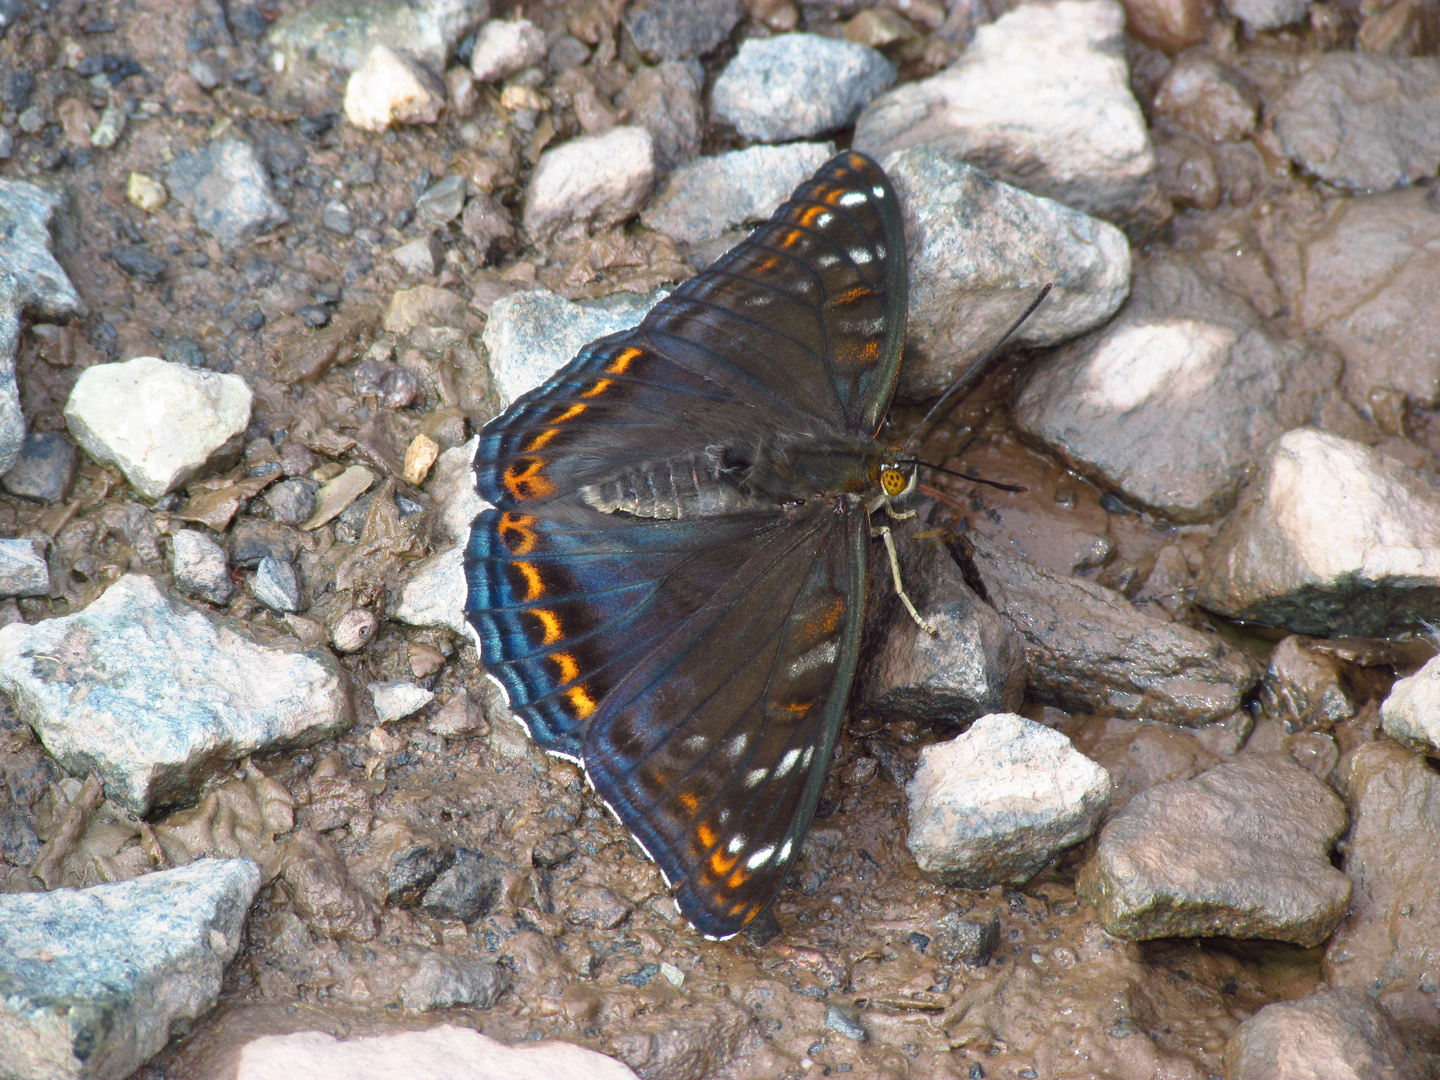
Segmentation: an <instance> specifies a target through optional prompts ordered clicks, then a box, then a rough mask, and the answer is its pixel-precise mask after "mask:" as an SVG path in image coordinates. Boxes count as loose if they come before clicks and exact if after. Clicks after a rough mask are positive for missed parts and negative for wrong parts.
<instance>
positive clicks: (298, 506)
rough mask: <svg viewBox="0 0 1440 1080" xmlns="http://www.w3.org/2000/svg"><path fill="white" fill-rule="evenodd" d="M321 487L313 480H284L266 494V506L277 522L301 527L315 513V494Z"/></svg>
mask: <svg viewBox="0 0 1440 1080" xmlns="http://www.w3.org/2000/svg"><path fill="white" fill-rule="evenodd" d="M276 464H277V467H280V468H282V470H283V467H281V466H279V463H278V462H277V463H276ZM317 490H319V485H318V484H316V483H315V481H313V480H301V479H291V480H282V481H281V482H280V483H278V484H276V485H275V486H274V487H272V488H271V489H270V490H269V491H267V492H266V493H265V505H266V506H268V507H269V508H270V512H271V513H272V514H273V515H274V516H275V520H276V521H279V522H282V523H284V524H286V525H299V524H300V523H301V522H302V521H304V520H305V519H306V518H308V517H309V516H310V515H311V514H313V513H314V512H315V493H316V491H317Z"/></svg>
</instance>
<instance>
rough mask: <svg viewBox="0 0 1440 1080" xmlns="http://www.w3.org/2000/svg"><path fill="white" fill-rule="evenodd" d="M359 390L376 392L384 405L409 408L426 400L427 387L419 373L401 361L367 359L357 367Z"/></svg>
mask: <svg viewBox="0 0 1440 1080" xmlns="http://www.w3.org/2000/svg"><path fill="white" fill-rule="evenodd" d="M353 385H354V387H355V393H357V394H359V395H360V396H361V397H365V396H366V395H368V394H373V395H374V396H375V401H376V404H378V405H379V406H380V407H381V408H382V409H408V408H410V407H411V406H413V405H421V404H424V402H425V387H424V386H423V385H422V384H421V382H420V378H419V376H417V375H416V374H415V373H414V372H413V371H411V370H409V369H408V368H403V367H401V366H400V365H399V364H396V363H393V362H389V361H386V362H384V363H381V362H380V361H378V360H364V361H361V363H360V364H359V365H357V366H356V368H355V381H354V384H353Z"/></svg>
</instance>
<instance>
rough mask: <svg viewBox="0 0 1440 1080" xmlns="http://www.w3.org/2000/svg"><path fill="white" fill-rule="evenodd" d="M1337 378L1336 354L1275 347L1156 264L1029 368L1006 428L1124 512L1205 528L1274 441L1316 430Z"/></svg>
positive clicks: (1225, 302)
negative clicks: (1103, 314)
mask: <svg viewBox="0 0 1440 1080" xmlns="http://www.w3.org/2000/svg"><path fill="white" fill-rule="evenodd" d="M1339 378H1340V365H1339V363H1338V362H1337V360H1336V358H1335V357H1334V356H1333V355H1330V354H1327V353H1315V352H1312V351H1310V350H1308V349H1306V348H1305V346H1304V345H1303V344H1301V343H1298V342H1293V341H1287V340H1285V339H1283V338H1277V337H1275V336H1273V335H1272V334H1271V333H1270V331H1269V330H1268V329H1267V328H1266V326H1265V324H1264V322H1263V321H1262V320H1261V319H1260V316H1259V315H1257V314H1256V313H1255V310H1254V308H1252V307H1251V306H1250V305H1249V304H1248V303H1246V302H1245V301H1244V300H1242V299H1241V298H1240V297H1238V296H1236V295H1235V294H1234V293H1232V292H1230V291H1229V290H1227V289H1223V288H1220V287H1219V286H1217V285H1213V284H1211V283H1210V281H1209V280H1208V279H1207V278H1206V276H1205V275H1204V274H1202V273H1201V272H1200V271H1198V270H1197V269H1196V267H1195V266H1194V265H1193V264H1192V263H1191V262H1189V261H1188V260H1186V259H1185V258H1184V257H1178V256H1173V255H1169V254H1162V255H1157V256H1154V257H1152V258H1148V259H1142V260H1141V261H1140V262H1139V263H1138V264H1137V265H1136V268H1135V277H1134V282H1133V284H1132V286H1131V293H1130V298H1129V300H1128V301H1126V303H1125V306H1124V307H1122V308H1121V309H1120V313H1119V315H1118V316H1117V317H1116V318H1115V319H1113V320H1111V321H1110V322H1109V323H1108V324H1107V325H1106V326H1105V327H1103V328H1102V329H1101V330H1099V331H1097V332H1095V333H1094V334H1092V335H1090V336H1089V337H1086V338H1084V339H1081V340H1079V341H1074V342H1071V343H1069V344H1067V345H1064V346H1062V347H1061V348H1060V349H1058V350H1056V351H1055V352H1054V353H1052V354H1051V355H1050V356H1048V357H1046V358H1045V359H1044V360H1043V361H1042V362H1041V363H1040V365H1039V366H1038V367H1036V368H1035V370H1034V373H1033V374H1032V375H1031V377H1030V379H1029V381H1028V383H1027V384H1026V386H1025V389H1024V391H1023V392H1022V393H1021V395H1020V399H1019V401H1018V402H1017V403H1016V406H1015V420H1016V424H1017V426H1018V427H1019V428H1020V430H1021V431H1023V432H1025V433H1026V434H1027V435H1029V436H1031V437H1032V438H1034V439H1036V440H1038V441H1040V442H1042V443H1044V444H1045V445H1046V446H1048V447H1050V448H1051V449H1052V450H1053V451H1055V453H1056V454H1058V455H1059V456H1060V457H1061V458H1062V459H1064V461H1065V462H1066V463H1067V464H1068V465H1070V466H1071V467H1072V468H1074V469H1076V470H1077V471H1079V472H1082V473H1084V474H1085V475H1087V476H1090V477H1092V478H1093V479H1095V480H1097V481H1098V482H1099V483H1101V484H1102V485H1104V486H1106V487H1109V488H1111V489H1113V490H1114V491H1116V492H1118V493H1119V494H1120V495H1122V496H1123V497H1124V498H1125V499H1126V501H1128V502H1130V503H1132V504H1139V505H1141V506H1144V507H1147V508H1149V509H1152V510H1155V511H1157V512H1159V513H1161V514H1164V515H1165V516H1166V517H1168V518H1170V519H1171V520H1174V521H1183V522H1194V521H1207V520H1210V519H1212V518H1214V517H1217V516H1219V515H1220V514H1223V513H1224V512H1225V511H1226V510H1228V509H1229V508H1230V506H1231V505H1232V504H1233V502H1234V500H1235V495H1236V492H1237V491H1238V490H1239V488H1240V484H1241V481H1242V480H1244V479H1245V477H1246V475H1247V472H1248V470H1249V469H1250V467H1251V466H1252V465H1253V464H1254V462H1255V460H1256V459H1257V458H1258V457H1259V456H1260V455H1261V454H1262V453H1263V452H1264V451H1265V448H1266V447H1267V446H1268V445H1269V444H1270V442H1271V441H1273V440H1274V439H1275V438H1277V437H1278V436H1280V435H1281V434H1282V433H1284V432H1285V431H1288V430H1289V429H1291V428H1293V427H1296V426H1298V425H1300V424H1306V423H1313V422H1315V421H1317V420H1318V419H1320V417H1321V413H1322V409H1323V408H1324V406H1325V405H1326V402H1327V401H1328V400H1329V399H1330V398H1331V397H1333V396H1334V395H1335V390H1336V384H1337V382H1338V381H1339Z"/></svg>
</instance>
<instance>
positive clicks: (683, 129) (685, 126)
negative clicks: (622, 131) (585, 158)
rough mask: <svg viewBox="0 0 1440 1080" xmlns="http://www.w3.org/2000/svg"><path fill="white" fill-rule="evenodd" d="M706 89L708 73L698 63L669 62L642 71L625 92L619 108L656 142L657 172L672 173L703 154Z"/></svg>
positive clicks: (637, 73)
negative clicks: (703, 93) (702, 90)
mask: <svg viewBox="0 0 1440 1080" xmlns="http://www.w3.org/2000/svg"><path fill="white" fill-rule="evenodd" d="M704 85H705V70H704V69H703V68H702V67H701V66H700V64H699V62H698V61H695V60H689V61H678V60H667V61H666V62H665V63H663V64H656V65H655V66H654V67H644V68H641V69H640V70H639V71H637V72H636V73H635V78H633V79H632V80H631V81H630V84H629V85H628V86H626V87H625V89H624V91H622V94H621V98H620V104H621V105H622V106H623V107H624V108H626V109H629V110H630V120H631V122H632V123H636V124H639V125H640V126H641V127H643V128H645V129H646V130H647V131H649V132H650V137H651V138H652V139H653V140H654V143H655V168H656V170H657V171H658V172H661V173H665V172H669V171H670V170H671V169H673V168H675V166H677V165H683V164H685V162H687V161H689V160H690V159H691V158H693V157H694V156H695V155H696V154H698V153H700V129H701V128H702V127H703V126H704V124H705V107H704V104H703V103H702V102H701V100H700V91H701V89H702V88H703V87H704Z"/></svg>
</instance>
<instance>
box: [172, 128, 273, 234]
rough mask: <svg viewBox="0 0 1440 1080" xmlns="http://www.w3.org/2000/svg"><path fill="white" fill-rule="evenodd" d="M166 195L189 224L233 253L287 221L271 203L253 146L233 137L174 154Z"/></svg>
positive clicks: (267, 183)
mask: <svg viewBox="0 0 1440 1080" xmlns="http://www.w3.org/2000/svg"><path fill="white" fill-rule="evenodd" d="M166 183H167V186H168V187H169V188H170V194H171V195H173V196H174V197H175V198H177V199H179V200H180V201H181V202H182V203H184V204H185V206H187V207H188V208H189V210H190V212H191V213H192V214H194V215H195V223H196V224H197V225H199V226H200V228H202V229H204V230H205V231H206V232H208V233H209V234H210V235H212V236H213V237H215V239H217V240H219V241H220V243H221V244H222V245H224V246H225V247H236V246H238V245H240V244H243V243H246V242H247V241H249V240H252V239H254V238H255V237H256V236H257V235H258V234H260V233H262V232H264V231H265V230H266V229H269V228H273V227H274V226H276V225H279V224H281V223H282V222H284V221H287V220H289V216H290V215H289V213H288V212H287V211H286V209H285V207H283V206H281V205H280V204H279V203H278V202H276V201H275V196H274V194H273V193H272V192H271V189H270V174H269V173H268V172H266V170H265V166H264V164H263V163H262V162H261V160H260V155H259V153H258V152H257V151H256V149H255V147H254V145H253V144H251V143H250V142H248V141H247V140H245V139H241V138H239V137H237V136H234V135H227V136H225V137H223V138H220V139H216V140H215V141H214V142H210V143H206V144H205V145H204V146H203V147H201V148H200V149H198V150H192V151H189V152H187V153H183V154H178V155H177V156H176V157H175V160H174V161H172V162H171V163H170V170H169V172H168V173H167V174H166Z"/></svg>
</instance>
